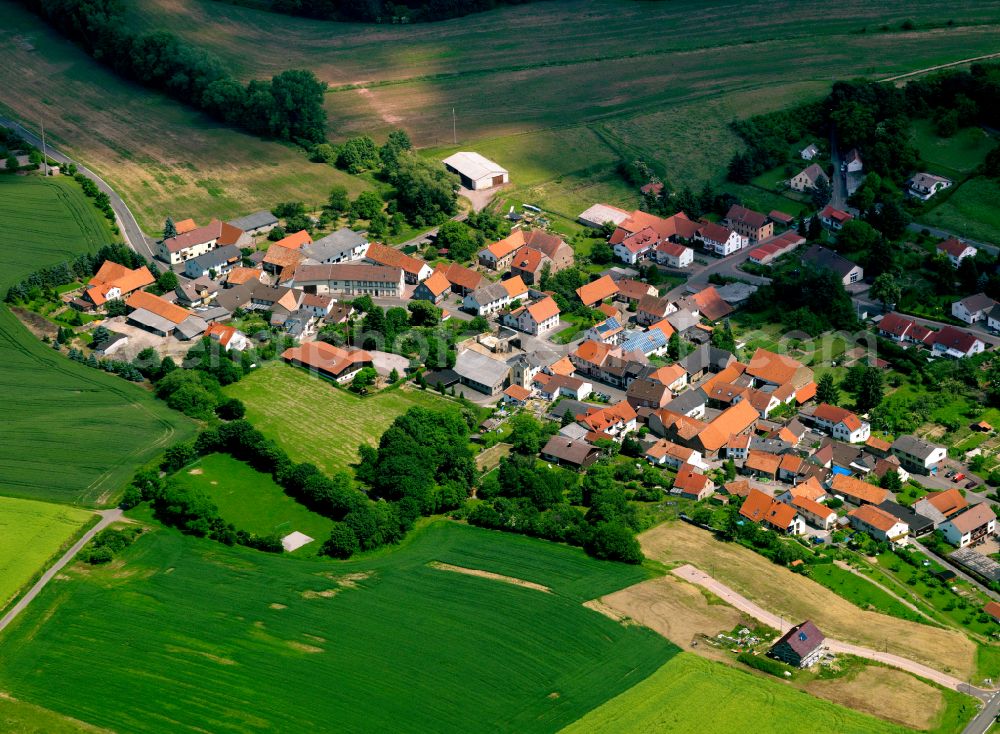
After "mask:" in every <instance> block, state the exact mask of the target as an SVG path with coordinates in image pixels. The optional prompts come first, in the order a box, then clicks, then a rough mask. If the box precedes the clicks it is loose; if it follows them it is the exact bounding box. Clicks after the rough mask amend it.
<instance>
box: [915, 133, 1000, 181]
mask: <svg viewBox="0 0 1000 734" xmlns="http://www.w3.org/2000/svg"><path fill="white" fill-rule="evenodd" d="M913 144H914V145H916V146H917V150H919V151H920V158H921V159H922V160H924V161H925V162H926V163H927V164H928V166H930V170H932V171H934V172H935V173H938V174H940V175H942V176H949V177H952V178H961V177H962V176H964V175H965V174H968V173H970V172H971V171H972V170H973V169H974V168H976V166H978V165H980V164H981V163H982V162H983V161H984V160H985V159H986V154H987V153H989V152H990V151H991V150H992V149H993V148H994V147H996V140H994V139H993V138H991V137H990V136H989V135H988V134H987V133H986V132H984V131H983V130H982V129H981V128H978V127H966V128H962V129H961V130H959V131H958V132H957V133H955V134H954V135H952V136H951V137H950V138H942V137H939V136H938V135H937V133H935V132H934V123H932V122H931V121H930V120H917V121H915V122H914V123H913Z"/></svg>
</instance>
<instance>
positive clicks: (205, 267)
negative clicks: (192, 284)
mask: <svg viewBox="0 0 1000 734" xmlns="http://www.w3.org/2000/svg"><path fill="white" fill-rule="evenodd" d="M242 257H243V253H242V252H241V251H240V248H238V247H237V246H236V245H226V246H225V247H217V248H215V249H214V250H209V251H208V252H206V253H205V254H204V255H199V256H198V257H193V258H191V259H190V260H187V261H186V262H185V263H184V272H185V273H186V274H187V275H188V277H191V278H199V277H201V276H203V275H208V274H209V272H210V271H213V270H214V271H215V272H216V274H219V273H221V272H222V271H228V270H229V268H230V267H231V266H232V265H235V264H238V263H239V262H240V260H241V258H242Z"/></svg>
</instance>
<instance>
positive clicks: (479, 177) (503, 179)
mask: <svg viewBox="0 0 1000 734" xmlns="http://www.w3.org/2000/svg"><path fill="white" fill-rule="evenodd" d="M444 167H445V168H447V169H448V170H449V171H451V172H452V173H456V174H458V177H459V179H461V181H462V186H464V187H465V188H467V189H471V190H472V191H479V190H481V189H491V188H493V187H494V186H501V185H503V184H505V183H508V182H509V181H510V174H509V173H508V172H507V169H506V168H503V167H501V166H500V165H499V164H497V163H494V162H493V161H491V160H490V159H489V158H485V157H483V156H481V155H479V153H473V152H471V151H461V152H459V153H455V154H453V155H450V156H448V157H447V158H445V159H444Z"/></svg>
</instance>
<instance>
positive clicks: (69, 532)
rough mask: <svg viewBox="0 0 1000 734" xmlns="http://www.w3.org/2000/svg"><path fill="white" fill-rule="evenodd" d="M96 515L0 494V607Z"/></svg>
mask: <svg viewBox="0 0 1000 734" xmlns="http://www.w3.org/2000/svg"><path fill="white" fill-rule="evenodd" d="M93 517H94V515H93V514H91V513H89V512H87V511H86V510H80V509H77V508H74V507H66V506H65V505H52V504H49V503H47V502H34V501H32V500H22V499H15V498H13V497H0V609H3V608H4V607H6V606H7V604H8V603H9V602H10V601H11V600H12V599H13V598H14V596H15V595H16V594H17V593H18V591H20V590H21V588H22V587H24V585H25V584H27V583H28V582H29V581H30V580H31V579H32V577H33V576H34V575H35V574H36V573H38V571H39V569H40V568H41V567H42V565H43V564H44V563H45V562H46V561H47V560H49V558H51V557H52V556H54V555H55V554H56V552H57V551H58V550H59V549H60V548H61V547H62V546H63V545H64V544H65V543H66V541H68V540H69V539H70V538H71V537H73V535H74V534H75V533H76V532H77V531H79V530H80V528H82V527H83V526H84V525H85V524H86V523H87V522H88V521H89V520H90V519H92V518H93Z"/></svg>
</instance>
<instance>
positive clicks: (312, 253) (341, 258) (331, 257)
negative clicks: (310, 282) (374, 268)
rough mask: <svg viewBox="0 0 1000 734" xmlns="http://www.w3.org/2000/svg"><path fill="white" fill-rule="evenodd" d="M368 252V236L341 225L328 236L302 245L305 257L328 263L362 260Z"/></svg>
mask: <svg viewBox="0 0 1000 734" xmlns="http://www.w3.org/2000/svg"><path fill="white" fill-rule="evenodd" d="M367 252H368V240H367V238H366V237H365V236H364V235H362V234H360V233H358V232H355V231H354V230H352V229H348V228H347V227H341V228H340V229H338V230H337V231H336V232H331V233H330V234H328V235H327V236H326V237H323V238H321V239H318V240H316V241H315V242H308V243H305V244H303V245H302V253H303V255H305V257H307V258H309V260H312V261H313V262H316V263H321V264H326V265H330V264H333V263H342V262H349V261H351V260H360V259H361V258H363V257H364V256H365V253H367Z"/></svg>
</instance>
